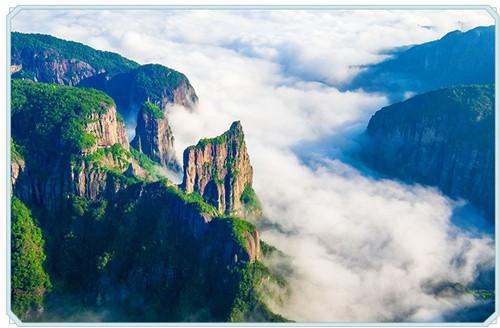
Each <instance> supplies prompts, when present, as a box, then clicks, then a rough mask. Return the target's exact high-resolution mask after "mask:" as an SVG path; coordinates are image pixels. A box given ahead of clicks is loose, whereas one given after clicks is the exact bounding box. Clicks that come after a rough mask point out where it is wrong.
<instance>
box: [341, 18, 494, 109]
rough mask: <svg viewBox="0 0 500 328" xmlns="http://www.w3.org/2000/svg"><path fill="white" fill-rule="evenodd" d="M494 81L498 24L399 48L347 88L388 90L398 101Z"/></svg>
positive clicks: (457, 32) (373, 90)
mask: <svg viewBox="0 0 500 328" xmlns="http://www.w3.org/2000/svg"><path fill="white" fill-rule="evenodd" d="M494 82H495V26H487V27H477V28H474V29H471V30H469V31H467V32H460V31H454V32H450V33H448V34H446V35H445V36H444V37H442V38H441V39H439V40H436V41H431V42H427V43H424V44H420V45H415V46H413V47H410V48H404V49H402V50H399V51H395V52H394V53H393V54H392V55H391V57H390V58H389V59H387V60H385V61H383V62H381V63H378V64H374V65H371V66H368V67H366V68H364V69H363V70H362V71H361V72H360V73H359V74H358V75H357V76H356V77H355V78H354V79H353V80H352V82H351V83H350V84H349V85H348V86H346V87H345V88H346V89H358V88H361V89H364V90H366V91H369V92H384V93H387V94H389V96H390V98H391V99H392V100H395V101H397V100H402V99H404V98H406V97H407V95H408V94H409V93H413V94H414V93H422V92H426V91H430V90H435V89H439V88H444V87H450V86H455V85H463V84H491V83H494Z"/></svg>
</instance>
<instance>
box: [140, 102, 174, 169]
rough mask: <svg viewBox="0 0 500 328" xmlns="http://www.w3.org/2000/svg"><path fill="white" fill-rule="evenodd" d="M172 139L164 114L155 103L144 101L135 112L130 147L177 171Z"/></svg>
mask: <svg viewBox="0 0 500 328" xmlns="http://www.w3.org/2000/svg"><path fill="white" fill-rule="evenodd" d="M174 141H175V139H174V135H173V133H172V129H171V128H170V125H169V123H168V120H167V117H166V116H165V114H164V113H163V112H162V111H161V110H160V109H159V108H158V107H157V106H156V105H154V104H152V103H150V102H145V103H144V104H143V105H142V107H141V109H140V110H139V112H138V114H137V126H136V128H135V137H134V139H133V140H132V142H131V145H132V147H134V148H136V149H137V150H139V151H140V152H142V153H143V154H145V155H146V156H148V157H149V158H150V159H152V160H153V161H155V162H158V163H160V164H161V165H163V166H165V167H167V168H169V169H171V170H173V171H179V170H180V166H179V164H178V163H177V159H176V157H175V148H174Z"/></svg>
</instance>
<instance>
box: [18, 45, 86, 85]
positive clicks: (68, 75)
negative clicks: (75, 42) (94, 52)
mask: <svg viewBox="0 0 500 328" xmlns="http://www.w3.org/2000/svg"><path fill="white" fill-rule="evenodd" d="M11 71H13V72H14V74H15V76H19V77H22V78H30V79H32V80H34V81H43V82H47V83H57V84H64V85H77V84H78V83H80V82H81V81H82V80H84V79H87V78H89V77H91V76H93V75H95V74H96V70H95V68H93V67H92V66H90V65H89V64H87V63H86V62H84V61H81V60H78V59H74V58H73V59H66V58H62V57H61V55H60V54H59V53H58V52H57V51H55V50H52V49H46V50H40V51H34V50H26V51H24V52H21V53H19V52H16V53H13V57H12V66H11Z"/></svg>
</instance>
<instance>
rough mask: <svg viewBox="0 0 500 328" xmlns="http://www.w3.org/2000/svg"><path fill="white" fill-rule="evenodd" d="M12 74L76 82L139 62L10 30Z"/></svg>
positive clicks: (34, 78) (63, 82)
mask: <svg viewBox="0 0 500 328" xmlns="http://www.w3.org/2000/svg"><path fill="white" fill-rule="evenodd" d="M11 56H12V57H11V60H12V62H11V72H14V74H13V75H12V77H13V78H22V79H29V80H34V81H39V82H46V83H57V84H64V85H73V86H74V85H78V84H79V83H80V82H81V81H82V80H85V79H87V78H90V77H92V76H95V75H97V74H104V73H106V74H109V75H111V76H112V75H114V74H117V73H121V72H126V71H128V70H130V69H133V68H136V67H138V66H139V64H137V63H136V62H134V61H132V60H129V59H126V58H124V57H122V56H120V55H118V54H115V53H112V52H107V51H99V50H95V49H93V48H91V47H89V46H86V45H83V44H81V43H78V42H72V41H66V40H61V39H58V38H55V37H53V36H50V35H44V34H25V33H18V32H12V33H11Z"/></svg>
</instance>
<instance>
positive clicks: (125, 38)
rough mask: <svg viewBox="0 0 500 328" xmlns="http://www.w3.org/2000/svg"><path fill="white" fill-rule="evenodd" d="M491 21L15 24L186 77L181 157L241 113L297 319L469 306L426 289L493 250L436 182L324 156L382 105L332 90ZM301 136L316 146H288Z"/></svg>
mask: <svg viewBox="0 0 500 328" xmlns="http://www.w3.org/2000/svg"><path fill="white" fill-rule="evenodd" d="M490 24H493V20H492V19H491V17H489V16H488V15H487V14H486V13H485V12H474V11H446V12H445V11H411V12H410V11H386V10H376V11H366V10H358V11H329V12H328V11H282V10H279V11H242V12H234V11H170V12H169V11H163V12H162V11H155V12H147V11H115V12H113V11H99V12H92V11H72V12H67V11H66V12H57V11H51V12H41V11H39V12H33V11H26V12H21V13H20V14H19V15H18V16H17V17H16V18H15V19H14V21H13V24H12V25H13V29H14V30H18V31H24V32H39V33H49V34H53V35H56V36H58V37H62V38H66V39H71V40H76V41H81V42H84V43H86V44H89V45H91V46H93V47H96V48H99V49H105V50H112V51H116V52H119V53H121V54H123V55H125V56H126V57H129V58H132V59H134V60H137V61H139V62H141V63H149V62H157V63H161V64H164V65H166V66H169V67H172V68H175V69H177V70H179V71H181V72H183V73H185V74H186V75H187V76H188V78H189V79H190V81H191V82H192V84H193V85H194V87H195V89H196V91H197V93H198V96H199V97H200V104H199V108H198V109H197V111H196V112H194V113H189V112H187V111H185V110H183V109H182V108H172V110H171V111H170V113H169V118H170V121H171V124H172V127H173V130H174V135H175V136H176V148H177V153H178V154H179V156H180V155H181V154H182V150H183V149H184V148H185V147H186V146H188V145H190V144H193V143H196V141H197V140H198V139H200V138H202V137H208V136H214V135H218V134H220V133H222V132H223V131H225V130H227V128H228V127H229V125H230V124H231V122H232V121H234V120H241V121H242V124H243V128H244V131H245V134H246V139H247V144H248V148H249V153H250V156H251V160H252V164H253V166H254V181H255V189H256V191H257V193H258V195H259V196H260V198H261V200H262V202H263V204H264V208H265V212H266V213H267V215H268V217H269V220H270V221H271V222H273V223H275V224H276V225H277V226H280V227H281V228H280V229H279V231H278V230H277V229H267V230H265V231H264V232H263V238H264V239H266V240H268V241H269V242H270V243H272V244H273V245H275V246H277V247H278V248H280V249H282V250H283V251H284V252H286V253H287V254H289V255H290V256H291V261H292V268H293V273H292V274H291V275H290V276H289V277H288V278H289V281H290V286H291V298H290V300H289V302H287V303H286V304H284V305H274V306H273V307H274V309H275V310H276V311H278V312H280V313H282V314H284V315H285V316H287V317H288V318H290V319H293V320H297V321H311V322H318V321H331V322H332V321H337V322H338V321H358V322H360V321H365V322H367V321H395V320H403V321H428V320H441V319H442V315H443V314H444V313H446V312H447V311H451V310H456V309H459V308H460V307H463V306H465V305H467V304H470V303H472V302H473V299H472V297H471V296H462V297H453V296H450V295H441V296H439V297H435V296H433V295H431V294H430V293H429V288H430V286H433V285H435V284H438V283H440V282H444V281H450V282H457V283H462V284H467V283H470V282H471V281H473V280H474V278H475V276H476V274H477V272H478V269H480V268H487V267H491V266H492V265H493V262H494V245H493V241H492V239H491V238H490V237H487V236H474V237H473V236H472V235H471V234H469V233H467V232H465V231H461V230H459V229H458V228H456V227H454V226H453V225H452V224H451V223H450V215H451V211H452V209H453V207H454V206H455V205H454V203H452V202H451V201H450V200H448V199H447V198H445V197H443V196H442V195H441V194H440V193H439V192H437V191H436V190H434V189H430V188H424V187H421V186H408V185H403V184H400V183H398V182H395V181H389V180H380V179H375V178H373V177H370V176H367V175H366V174H363V173H361V172H360V171H358V170H357V169H356V168H354V167H353V166H351V165H350V164H349V163H348V162H347V161H345V159H344V158H345V156H333V157H332V156H331V154H337V155H339V154H343V150H344V147H345V145H346V142H345V141H346V140H347V141H349V140H350V139H349V136H351V135H352V134H353V132H354V133H355V132H356V131H360V130H361V129H362V128H364V126H366V123H367V120H368V118H369V117H370V116H371V115H372V114H373V113H374V112H375V111H376V110H377V109H379V108H380V107H381V106H383V105H385V104H386V103H387V100H386V98H385V97H384V95H375V94H366V93H361V92H340V91H338V90H337V88H335V86H337V85H339V84H342V83H344V82H346V81H348V80H349V79H350V78H351V77H352V76H353V75H354V74H356V72H357V67H358V66H359V65H364V64H368V63H373V62H377V61H380V60H382V59H383V58H384V57H383V55H380V54H379V52H380V51H382V50H385V49H388V48H391V47H396V46H403V45H408V44H415V43H422V42H426V41H430V40H433V39H437V38H439V37H442V36H443V35H444V34H445V33H447V32H449V31H452V30H455V29H462V30H466V29H469V28H472V27H475V26H478V25H490ZM310 142H315V143H317V144H323V146H322V148H321V149H322V150H321V151H320V152H315V153H314V157H313V155H312V151H311V150H310V149H309V150H308V149H307V147H306V149H302V150H301V152H300V154H298V153H297V149H298V148H300V146H301V145H302V146H303V145H305V144H307V143H310ZM347 144H349V143H347ZM331 149H337V151H336V152H331V151H330V150H331ZM327 154H328V156H327ZM299 155H300V156H299ZM304 158H307V163H304V161H301V159H304ZM269 264H270V265H273V263H272V261H271V262H270V263H269Z"/></svg>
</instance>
